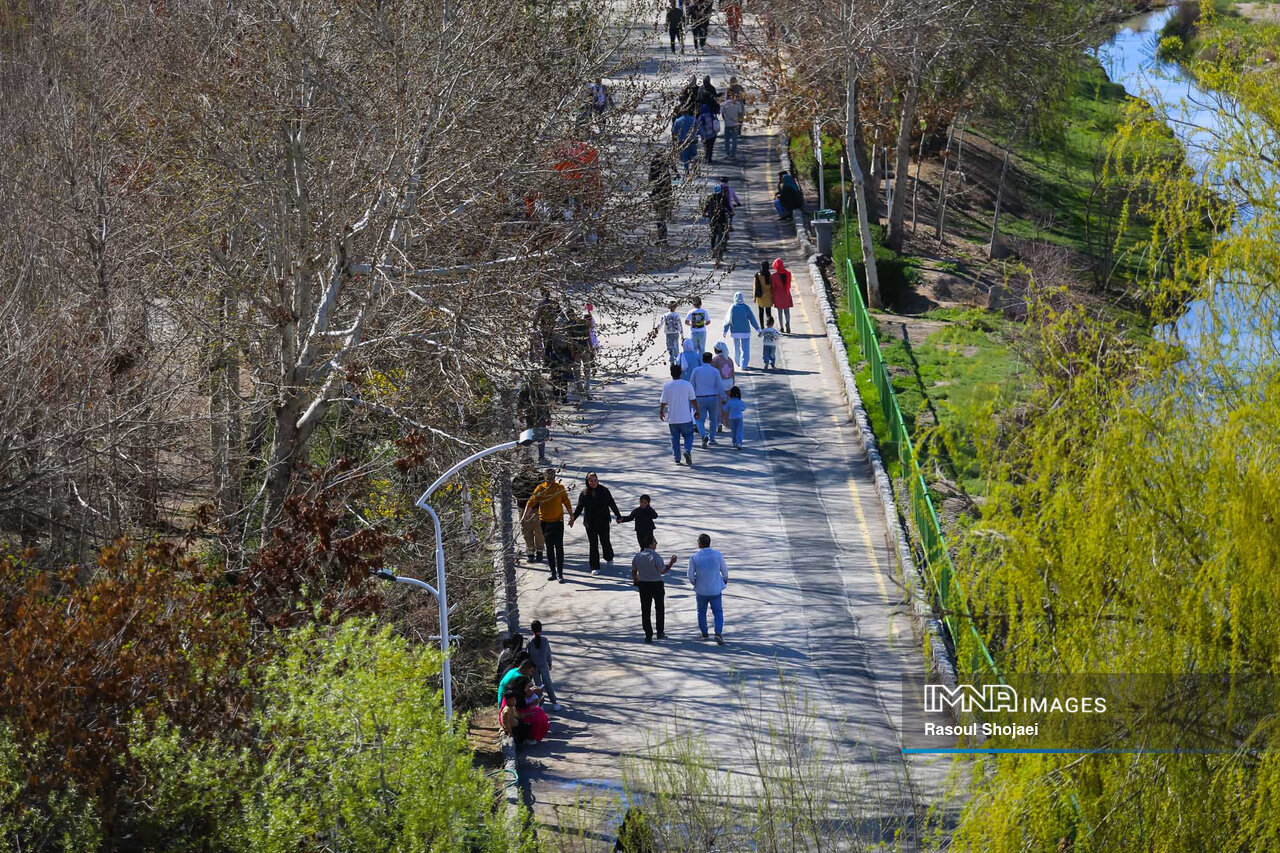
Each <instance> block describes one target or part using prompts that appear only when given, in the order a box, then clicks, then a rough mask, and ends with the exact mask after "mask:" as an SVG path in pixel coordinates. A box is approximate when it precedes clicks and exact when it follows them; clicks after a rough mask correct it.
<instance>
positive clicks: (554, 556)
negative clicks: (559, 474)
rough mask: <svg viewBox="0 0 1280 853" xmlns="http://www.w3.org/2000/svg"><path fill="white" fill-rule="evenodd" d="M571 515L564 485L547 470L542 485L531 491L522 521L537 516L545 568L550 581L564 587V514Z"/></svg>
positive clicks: (551, 470) (554, 474) (552, 471)
mask: <svg viewBox="0 0 1280 853" xmlns="http://www.w3.org/2000/svg"><path fill="white" fill-rule="evenodd" d="M566 510H568V511H569V512H572V511H573V506H572V504H570V503H569V492H568V491H567V490H566V489H565V487H564V485H563V484H561V483H559V482H557V480H556V472H555V469H554V468H548V469H547V470H546V473H545V474H544V475H543V479H542V483H541V484H540V485H539V486H538V488H536V489H534V490H533V495H532V496H530V498H529V503H528V505H527V506H525V508H524V515H523V516H521V519H520V520H521V521H522V522H523V521H524V519H525V518H530V517H532V516H533V513H534V512H537V513H538V520H539V521H540V522H542V538H543V541H544V542H545V543H546V545H547V567H548V568H549V569H550V570H551V574H550V575H549V576H548V578H549V579H550V580H556V579H559V581H560V583H564V514H565V511H566Z"/></svg>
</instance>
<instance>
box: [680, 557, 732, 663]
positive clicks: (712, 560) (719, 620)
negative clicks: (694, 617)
mask: <svg viewBox="0 0 1280 853" xmlns="http://www.w3.org/2000/svg"><path fill="white" fill-rule="evenodd" d="M689 583H691V584H693V591H694V593H695V594H696V595H697V597H698V630H699V631H701V632H702V639H704V640H705V639H707V606H708V605H710V607H711V613H712V615H714V616H715V627H716V642H717V643H719V644H720V645H722V646H723V645H724V637H722V636H721V634H723V633H724V606H723V605H722V603H721V598H720V597H721V594H722V593H723V592H724V588H725V587H726V586H727V585H728V584H729V566H728V565H727V564H726V563H725V561H724V555H723V554H721V553H720V552H719V551H717V550H716V549H715V548H712V547H711V537H710V536H708V535H707V534H705V533H703V534H702V535H701V536H699V537H698V550H697V552H696V553H695V554H694V555H693V556H692V557H690V558H689Z"/></svg>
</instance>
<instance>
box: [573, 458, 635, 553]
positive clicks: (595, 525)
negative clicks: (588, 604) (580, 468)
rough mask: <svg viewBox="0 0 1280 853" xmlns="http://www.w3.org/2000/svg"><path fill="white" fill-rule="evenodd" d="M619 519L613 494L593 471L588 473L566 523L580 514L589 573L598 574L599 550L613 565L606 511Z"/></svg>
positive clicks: (574, 519) (620, 516)
mask: <svg viewBox="0 0 1280 853" xmlns="http://www.w3.org/2000/svg"><path fill="white" fill-rule="evenodd" d="M610 511H612V512H613V517H614V518H615V519H618V520H619V521H620V520H621V519H622V512H621V511H620V510H619V509H618V505H617V503H615V502H614V500H613V494H612V493H611V492H610V491H609V489H608V488H607V487H605V486H602V485H600V478H599V477H597V476H596V474H595V472H594V471H592V472H591V473H590V474H588V475H587V487H586V488H585V489H583V490H582V492H581V493H579V495H578V507H577V509H575V510H574V511H573V515H572V516H571V517H570V518H569V526H570V527H573V523H574V522H575V521H577V520H578V516H582V523H583V525H584V526H585V527H586V528H587V542H588V547H589V548H590V550H589V552H588V556H587V561H588V562H589V563H590V564H591V574H593V575H598V574H600V552H601V551H604V561H605V563H607V564H608V566H609V568H611V569H612V568H613V543H612V542H610V541H609V513H610Z"/></svg>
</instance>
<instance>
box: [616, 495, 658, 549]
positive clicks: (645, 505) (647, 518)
mask: <svg viewBox="0 0 1280 853" xmlns="http://www.w3.org/2000/svg"><path fill="white" fill-rule="evenodd" d="M657 517H658V512H657V510H655V509H654V508H653V507H652V506H650V501H649V496H648V495H641V496H640V506H638V507H636V508H635V509H633V510H631V512H629V513H627V514H626V515H624V516H623V517H622V518H620V519H618V523H619V524H625V523H627V522H628V521H634V522H635V523H636V542H638V543H639V545H640V550H641V551H643V550H644V549H645V548H648V547H649V540H650V539H652V538H653V531H654V529H655V528H656V527H657V526H658V525H657V523H656V522H655V521H654V519H655V518H657Z"/></svg>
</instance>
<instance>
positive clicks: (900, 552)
mask: <svg viewBox="0 0 1280 853" xmlns="http://www.w3.org/2000/svg"><path fill="white" fill-rule="evenodd" d="M779 151H780V152H781V160H782V168H783V169H787V170H788V171H789V170H790V168H791V157H790V155H789V153H788V152H787V145H786V136H785V134H784V135H782V140H781V144H780V145H779ZM796 244H797V246H798V247H799V249H800V250H801V251H802V252H804V254H805V256H806V257H807V259H808V267H809V285H810V288H811V290H812V291H813V296H814V299H815V300H816V301H817V303H818V308H819V310H821V311H822V318H823V320H824V321H825V325H826V333H827V344H828V345H829V346H830V347H831V350H832V353H833V354H834V356H835V360H836V366H837V368H838V369H839V370H840V377H841V379H842V380H843V382H844V396H845V400H846V401H847V402H848V404H849V411H850V413H851V414H852V415H853V419H854V422H855V423H856V424H857V429H858V437H859V439H860V440H861V443H862V449H863V451H864V452H865V453H866V454H867V460H868V461H869V462H870V464H871V472H872V475H873V476H874V478H875V482H876V493H877V494H878V495H879V497H880V506H881V509H882V510H883V511H884V517H885V522H886V524H885V526H886V527H887V528H888V531H889V540H890V541H889V546H890V548H891V549H892V550H893V551H894V552H895V553H896V555H897V558H898V567H899V569H900V572H899V574H900V578H899V579H900V581H901V582H902V584H903V588H904V589H905V590H906V593H907V595H908V597H909V598H910V599H911V611H912V616H913V618H914V621H915V623H916V629H917V635H919V636H921V638H922V639H925V640H927V642H928V646H929V665H930V668H931V669H932V670H933V673H934V674H935V675H936V676H938V678H939V679H941V680H942V681H943V683H945V684H947V685H949V686H954V685H955V684H956V667H955V662H954V661H953V660H952V659H951V652H950V649H949V647H948V645H947V643H946V639H945V636H944V634H943V627H942V622H941V620H939V619H938V618H937V617H936V616H935V615H934V612H933V608H932V607H931V606H930V605H929V601H928V597H927V596H926V595H925V594H924V590H925V588H926V586H925V584H926V581H925V579H924V577H923V575H922V574H921V572H920V570H919V567H918V566H917V565H916V561H915V558H914V556H913V555H912V551H911V543H910V542H909V541H908V539H907V534H906V531H905V530H904V529H903V525H902V523H901V522H900V521H899V516H898V508H897V501H896V500H895V498H894V496H893V481H892V480H890V479H889V474H888V471H886V470H885V466H884V459H883V458H882V457H881V456H880V445H879V443H878V442H877V441H876V436H875V433H874V432H872V430H871V421H870V419H869V418H868V417H867V410H866V407H865V406H864V405H863V403H862V395H861V394H859V393H858V386H857V383H856V382H855V381H854V378H853V371H852V369H850V367H849V351H848V350H847V349H846V348H845V345H844V338H843V337H841V335H840V327H839V326H838V325H837V324H836V314H835V311H834V310H832V307H831V302H830V300H828V299H827V290H826V284H825V279H824V278H823V277H822V271H821V270H820V269H819V268H818V254H817V251H816V248H815V246H814V245H813V242H812V241H811V240H810V239H809V233H808V230H807V229H806V228H805V226H804V223H803V216H801V217H800V219H799V220H798V221H797V222H796Z"/></svg>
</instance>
